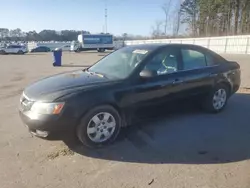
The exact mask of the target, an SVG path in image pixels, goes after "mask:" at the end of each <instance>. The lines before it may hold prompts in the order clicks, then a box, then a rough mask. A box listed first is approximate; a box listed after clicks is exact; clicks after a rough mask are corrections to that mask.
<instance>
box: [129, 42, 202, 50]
mask: <svg viewBox="0 0 250 188" xmlns="http://www.w3.org/2000/svg"><path fill="white" fill-rule="evenodd" d="M168 46H172V47H174V46H175V47H189V48H200V49H201V48H202V49H204V47H202V46H198V45H194V44H175V43H172V44H166V43H157V44H154V43H152V44H137V45H129V46H127V47H132V48H135V49H136V48H137V49H142V50H150V51H154V50H157V49H159V48H163V47H168Z"/></svg>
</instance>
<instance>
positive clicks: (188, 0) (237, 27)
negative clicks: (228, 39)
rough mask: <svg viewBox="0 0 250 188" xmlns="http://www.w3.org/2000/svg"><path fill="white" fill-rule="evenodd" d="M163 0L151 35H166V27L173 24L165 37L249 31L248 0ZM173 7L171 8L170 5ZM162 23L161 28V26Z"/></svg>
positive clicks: (249, 1)
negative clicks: (177, 0) (160, 17)
mask: <svg viewBox="0 0 250 188" xmlns="http://www.w3.org/2000/svg"><path fill="white" fill-rule="evenodd" d="M173 2H176V1H175V0H166V3H165V4H164V5H163V6H162V7H161V9H162V10H163V13H164V15H165V16H164V17H165V18H164V17H163V18H164V20H157V21H156V22H155V25H154V26H153V32H152V36H153V37H154V38H163V37H164V36H167V33H166V31H167V29H166V28H167V26H168V25H169V24H172V28H171V29H172V33H171V34H168V36H169V35H170V36H174V37H175V36H178V37H180V36H179V35H180V27H182V28H184V32H182V33H181V34H182V35H185V36H186V37H209V36H225V35H244V34H250V0H183V1H182V2H181V3H180V4H179V5H178V4H177V5H176V4H175V5H173ZM173 6H176V7H175V8H174V9H171V8H170V7H173ZM162 25H163V26H164V28H162Z"/></svg>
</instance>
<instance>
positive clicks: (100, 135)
mask: <svg viewBox="0 0 250 188" xmlns="http://www.w3.org/2000/svg"><path fill="white" fill-rule="evenodd" d="M120 129H121V118H120V115H119V113H118V112H117V110H115V109H114V108H113V107H112V106H108V105H105V106H99V107H96V108H94V109H93V110H90V111H89V112H88V113H87V114H86V115H85V116H84V117H83V118H82V119H81V122H80V124H79V125H78V126H77V130H76V131H77V132H76V133H77V137H78V139H79V140H80V141H81V143H82V144H84V145H85V146H87V147H102V146H104V145H107V144H110V143H111V142H113V141H114V140H115V139H116V137H117V135H118V134H119V132H120Z"/></svg>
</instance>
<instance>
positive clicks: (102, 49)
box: [97, 48, 105, 52]
mask: <svg viewBox="0 0 250 188" xmlns="http://www.w3.org/2000/svg"><path fill="white" fill-rule="evenodd" d="M97 52H105V49H104V48H100V49H97Z"/></svg>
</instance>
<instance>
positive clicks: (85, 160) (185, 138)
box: [0, 52, 250, 188]
mask: <svg viewBox="0 0 250 188" xmlns="http://www.w3.org/2000/svg"><path fill="white" fill-rule="evenodd" d="M101 57H102V55H101V54H98V53H91V52H89V53H87V52H86V53H81V54H70V53H64V54H63V62H64V67H60V68H53V67H52V55H51V54H50V53H49V54H43V53H41V54H26V55H7V56H0V65H1V69H0V106H1V110H0V119H1V121H0V149H1V150H0V182H1V188H34V187H36V188H40V187H43V188H45V187H46V188H56V187H60V188H64V187H65V188H78V187H91V188H95V187H101V188H106V187H107V188H112V187H114V188H118V187H124V188H125V187H126V188H133V187H134V188H137V187H143V188H145V187H157V188H158V187H171V188H194V187H199V188H218V187H219V188H249V187H250V173H249V169H250V161H249V158H250V146H249V143H250V126H249V112H250V105H249V104H250V92H249V89H247V87H250V62H248V61H249V59H250V58H249V57H250V56H244V55H225V57H226V58H227V59H231V60H237V61H238V62H239V63H240V65H241V67H242V86H244V87H245V88H242V89H241V90H240V91H239V92H238V93H237V94H235V95H234V96H233V97H232V98H231V99H230V101H229V104H228V107H227V108H226V109H225V111H223V112H222V113H220V114H217V115H211V114H205V113H203V112H200V111H198V110H197V109H195V108H193V107H191V106H188V107H186V106H183V108H182V110H178V111H172V112H168V113H163V112H164V110H161V113H160V115H159V114H156V113H155V112H157V110H152V112H149V115H152V114H153V116H151V117H152V118H151V119H147V120H146V121H143V122H141V123H138V124H136V125H135V126H133V127H130V128H127V129H124V130H123V132H122V134H121V136H120V137H119V139H118V141H117V142H116V143H115V144H113V145H111V146H109V147H107V148H104V149H98V150H88V149H86V148H83V147H81V146H77V145H76V146H71V145H70V143H68V142H67V141H64V142H62V141H60V140H54V141H47V140H43V139H39V138H35V137H32V136H31V135H30V134H29V133H28V131H27V129H26V127H25V126H23V125H22V123H21V121H20V119H19V116H18V109H17V108H18V102H19V96H20V94H21V92H22V89H23V88H24V87H25V86H26V85H27V84H30V83H31V82H33V81H35V80H37V79H40V78H42V77H45V76H48V75H52V74H55V73H59V72H63V71H68V70H74V69H79V68H81V67H80V66H82V67H84V66H88V65H90V64H92V63H93V62H95V61H96V60H98V59H100V58H101ZM155 115H156V116H155ZM69 147H70V148H69Z"/></svg>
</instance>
